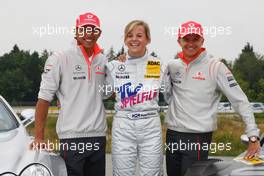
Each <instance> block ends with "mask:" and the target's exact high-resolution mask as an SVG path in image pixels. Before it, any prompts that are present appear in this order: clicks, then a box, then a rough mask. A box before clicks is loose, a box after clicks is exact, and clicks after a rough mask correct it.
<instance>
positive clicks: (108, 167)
mask: <svg viewBox="0 0 264 176" xmlns="http://www.w3.org/2000/svg"><path fill="white" fill-rule="evenodd" d="M211 158H218V159H222V160H224V161H229V160H232V159H233V157H219V156H218V157H211ZM165 165H166V164H165V156H164V160H163V170H164V176H167V174H166V167H165ZM112 175H113V174H112V155H111V154H107V155H106V176H112ZM138 175H139V174H138V169H137V171H136V176H138Z"/></svg>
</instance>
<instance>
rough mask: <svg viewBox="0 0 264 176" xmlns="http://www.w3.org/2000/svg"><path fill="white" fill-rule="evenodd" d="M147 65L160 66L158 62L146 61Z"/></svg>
mask: <svg viewBox="0 0 264 176" xmlns="http://www.w3.org/2000/svg"><path fill="white" fill-rule="evenodd" d="M148 65H160V61H148Z"/></svg>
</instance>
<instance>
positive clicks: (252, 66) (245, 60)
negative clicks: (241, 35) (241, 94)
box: [233, 43, 264, 101]
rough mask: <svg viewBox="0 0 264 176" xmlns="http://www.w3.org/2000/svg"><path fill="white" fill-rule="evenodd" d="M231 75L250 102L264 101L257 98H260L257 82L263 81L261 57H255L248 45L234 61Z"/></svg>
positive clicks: (263, 71) (263, 61) (263, 72)
mask: <svg viewBox="0 0 264 176" xmlns="http://www.w3.org/2000/svg"><path fill="white" fill-rule="evenodd" d="M233 73H234V75H235V76H236V79H237V81H238V83H239V84H240V86H241V88H242V89H243V90H244V91H245V93H246V94H247V96H248V98H249V100H250V101H256V100H260V99H261V101H264V99H262V98H259V96H262V89H261V88H260V84H261V83H259V81H260V80H261V79H264V60H263V56H259V55H257V54H256V53H255V52H254V49H253V46H251V45H250V44H249V43H247V44H246V45H245V47H244V48H243V49H242V53H241V54H240V55H239V58H238V59H236V60H235V62H234V66H233ZM245 82H246V83H245ZM260 82H262V81H260Z"/></svg>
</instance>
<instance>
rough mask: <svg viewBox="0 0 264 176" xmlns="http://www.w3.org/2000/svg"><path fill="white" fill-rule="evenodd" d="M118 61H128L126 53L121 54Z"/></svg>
mask: <svg viewBox="0 0 264 176" xmlns="http://www.w3.org/2000/svg"><path fill="white" fill-rule="evenodd" d="M117 59H118V61H120V62H126V60H127V58H126V54H121V55H120V56H118V58H117Z"/></svg>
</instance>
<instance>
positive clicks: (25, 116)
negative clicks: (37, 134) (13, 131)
mask: <svg viewBox="0 0 264 176" xmlns="http://www.w3.org/2000/svg"><path fill="white" fill-rule="evenodd" d="M20 115H21V117H20V119H21V121H22V124H23V125H24V126H25V127H27V126H28V125H30V124H31V123H33V122H34V121H35V110H34V109H25V110H23V111H22V112H21V114H20Z"/></svg>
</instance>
